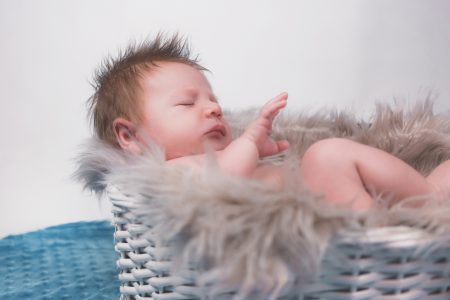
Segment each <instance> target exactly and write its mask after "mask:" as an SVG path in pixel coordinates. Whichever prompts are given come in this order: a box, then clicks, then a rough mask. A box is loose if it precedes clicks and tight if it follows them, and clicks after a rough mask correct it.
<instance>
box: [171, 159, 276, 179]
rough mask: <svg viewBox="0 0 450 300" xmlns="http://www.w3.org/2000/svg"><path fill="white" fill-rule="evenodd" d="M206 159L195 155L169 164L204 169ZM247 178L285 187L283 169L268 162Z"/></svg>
mask: <svg viewBox="0 0 450 300" xmlns="http://www.w3.org/2000/svg"><path fill="white" fill-rule="evenodd" d="M206 159H207V158H206V155H193V156H185V157H179V158H175V159H172V160H169V161H167V162H168V163H169V164H172V165H182V166H186V167H193V168H202V167H203V166H204V165H205V164H206V163H207V162H206ZM246 177H247V178H251V179H255V180H258V181H262V182H265V183H268V184H270V185H272V186H274V187H282V185H283V175H282V168H281V167H279V166H277V165H274V164H271V163H267V162H266V163H259V164H258V166H257V167H256V168H255V169H254V170H253V172H252V173H251V174H250V175H249V176H246Z"/></svg>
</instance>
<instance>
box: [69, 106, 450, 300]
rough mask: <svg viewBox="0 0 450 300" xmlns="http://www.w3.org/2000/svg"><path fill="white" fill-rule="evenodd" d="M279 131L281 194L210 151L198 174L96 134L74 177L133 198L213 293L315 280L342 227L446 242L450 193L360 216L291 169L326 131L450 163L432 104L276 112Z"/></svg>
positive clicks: (448, 137) (448, 143)
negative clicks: (284, 146) (411, 232)
mask: <svg viewBox="0 0 450 300" xmlns="http://www.w3.org/2000/svg"><path fill="white" fill-rule="evenodd" d="M256 113H257V112H256V111H254V110H251V111H241V112H231V113H228V114H227V119H228V121H229V122H230V124H231V126H232V129H233V134H234V135H235V136H237V135H239V134H240V133H241V132H242V131H243V130H244V128H245V127H246V126H247V124H248V123H249V122H250V121H252V120H253V118H254V117H255V116H256ZM273 136H274V137H275V138H276V139H287V140H289V141H290V144H291V147H290V150H289V151H288V153H285V154H283V155H279V156H277V157H271V158H269V159H268V160H269V161H271V162H272V163H277V164H280V165H282V166H283V167H284V169H285V170H286V171H285V174H286V176H285V177H286V178H285V179H286V181H287V182H288V184H287V185H286V187H285V188H284V189H283V190H281V191H279V190H275V189H273V188H271V187H268V186H266V185H263V184H261V183H260V182H255V181H252V180H249V179H243V178H239V179H237V178H232V177H230V176H227V175H225V174H222V173H220V172H219V171H218V170H217V169H216V167H215V165H214V158H213V156H211V162H210V163H209V164H207V165H206V166H205V168H204V169H202V170H201V171H198V170H196V171H193V170H189V169H185V168H181V167H174V166H167V165H166V164H164V160H163V154H162V153H161V151H160V150H159V149H158V148H157V147H150V149H148V151H147V152H146V153H145V154H144V155H142V156H139V157H136V156H130V155H126V154H125V153H123V152H122V151H119V150H117V149H114V148H112V147H110V146H108V145H105V144H104V143H102V142H100V141H98V140H96V139H95V138H94V139H92V140H91V141H89V142H88V143H87V144H86V145H85V147H84V149H83V152H82V153H81V154H80V155H79V159H78V165H79V168H78V170H77V172H76V177H77V179H78V180H80V181H82V182H83V183H84V185H85V187H86V188H88V189H90V190H93V191H95V192H97V193H98V194H101V193H102V192H103V191H104V189H105V188H106V186H107V185H114V186H117V187H118V188H119V189H120V190H121V191H122V192H123V193H125V194H127V195H129V196H131V197H132V198H133V199H134V203H132V204H130V207H131V210H132V211H133V213H134V214H135V215H136V216H137V217H138V218H139V222H142V224H149V225H151V226H152V227H153V228H154V229H155V231H156V232H157V234H159V235H160V236H162V237H163V238H164V239H166V240H172V241H175V240H176V241H177V243H176V245H177V247H176V249H177V251H178V252H177V255H176V256H175V257H177V258H178V260H177V261H176V263H177V264H176V265H178V266H185V265H186V264H188V263H192V262H196V263H197V265H198V266H201V269H202V271H201V272H200V273H199V275H198V280H197V281H198V282H197V284H199V285H208V286H209V287H210V289H209V290H210V292H211V293H221V292H223V291H227V290H239V291H240V292H241V295H244V296H243V297H245V295H248V293H254V292H255V291H256V292H257V293H260V294H265V295H268V294H270V293H274V291H276V290H279V288H283V287H286V286H287V285H289V284H292V279H293V278H295V284H302V283H305V282H309V281H311V280H313V279H314V277H315V276H316V275H317V274H318V272H319V269H320V262H321V259H322V255H323V253H324V251H325V249H326V248H327V247H331V246H332V243H330V238H331V237H333V236H335V235H336V234H337V233H338V232H340V231H341V230H358V231H364V230H367V229H369V228H371V227H374V226H396V225H407V226H415V227H420V228H422V229H425V230H427V231H429V232H430V233H432V234H433V235H435V237H436V239H439V240H441V241H442V240H443V239H445V240H446V241H448V240H450V233H448V232H449V230H448V229H450V199H447V200H448V201H444V202H439V201H436V200H435V199H432V198H431V197H428V198H425V199H424V198H422V199H407V200H405V201H403V202H401V203H399V204H396V205H395V206H390V205H388V204H387V203H388V201H387V199H378V200H379V201H378V203H379V205H377V206H376V207H375V208H374V209H373V210H372V211H370V212H367V213H355V212H351V211H349V210H347V209H343V208H341V207H337V206H332V205H330V204H327V203H324V202H323V201H322V200H321V198H320V195H314V194H311V193H310V192H309V191H308V190H307V189H306V188H304V187H303V186H302V184H301V182H300V184H299V180H298V178H296V177H295V176H292V175H291V174H293V173H292V172H295V168H296V167H297V166H298V162H297V157H301V155H302V154H303V153H304V151H305V150H306V149H307V148H308V147H309V146H310V145H311V144H312V143H314V142H315V141H318V140H321V139H325V138H329V137H344V138H348V139H352V140H354V141H358V142H360V143H364V144H368V145H371V146H374V147H377V148H380V149H382V150H384V151H386V152H389V153H391V154H393V155H395V156H397V157H399V158H400V159H402V160H404V161H405V162H407V163H408V164H410V165H411V166H413V167H414V168H416V169H417V170H418V171H420V172H421V173H422V174H424V175H426V174H428V173H429V172H430V171H431V170H432V169H433V168H434V167H436V166H437V165H438V164H439V163H441V162H443V161H445V160H447V159H450V119H449V118H445V117H439V116H437V115H435V114H433V110H432V104H431V103H430V102H421V103H418V104H417V105H416V106H414V107H413V108H412V109H409V110H406V109H403V108H402V107H390V106H387V105H378V106H377V108H376V112H375V113H374V115H373V117H372V118H371V119H370V120H368V121H364V120H358V119H356V118H355V117H354V116H352V115H350V114H346V113H341V112H335V111H328V112H321V113H316V114H312V115H306V114H301V113H291V114H286V113H285V114H281V115H280V116H279V117H278V118H277V120H276V122H275V124H274V128H273ZM418 200H420V201H422V202H423V201H425V205H424V206H423V207H422V208H421V209H416V208H414V202H415V201H418ZM262 298H263V297H262V296H261V299H262Z"/></svg>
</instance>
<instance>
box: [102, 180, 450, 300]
mask: <svg viewBox="0 0 450 300" xmlns="http://www.w3.org/2000/svg"><path fill="white" fill-rule="evenodd" d="M108 193H109V197H110V199H111V201H112V203H113V207H114V211H113V212H114V215H115V219H114V223H115V226H116V229H117V230H116V233H115V240H116V251H118V252H119V253H120V258H119V259H118V261H117V264H118V266H119V268H120V269H121V272H120V275H119V278H120V281H121V288H120V292H121V295H122V299H124V300H125V299H127V300H128V299H130V300H134V299H142V300H144V299H145V300H150V299H155V300H166V299H171V300H172V299H198V298H200V297H201V295H202V293H201V291H200V289H199V288H198V287H196V286H195V284H194V282H195V277H193V276H192V274H189V273H185V274H177V276H173V275H171V274H170V266H171V261H170V259H171V258H170V249H169V248H168V246H167V245H164V244H162V243H161V241H160V239H158V237H157V236H155V235H154V234H153V233H152V228H151V227H147V226H144V225H142V224H138V223H137V222H136V219H137V218H136V217H135V216H134V215H133V214H132V213H131V212H130V210H129V205H130V203H132V201H131V200H130V199H127V197H126V196H124V195H122V194H120V193H119V192H118V191H117V190H116V189H112V190H111V189H110V190H109V191H108ZM430 238H431V239H430ZM430 240H432V237H430V236H429V235H428V234H427V233H426V232H425V231H422V230H418V229H414V230H413V229H412V228H408V227H390V228H387V227H386V228H380V229H375V230H371V231H369V232H367V233H366V234H364V235H361V234H357V235H351V234H345V235H344V236H340V237H336V242H337V244H338V246H337V249H338V251H336V250H330V251H328V253H326V255H325V259H324V262H323V266H322V269H321V276H320V280H319V281H318V282H316V283H315V284H311V285H309V286H307V287H306V288H304V289H303V290H302V292H301V294H295V295H292V294H284V295H283V294H282V295H283V296H284V297H285V298H289V299H305V300H306V299H333V300H340V299H342V300H344V299H345V300H348V299H361V300H363V299H378V300H394V299H397V300H400V299H402V300H419V299H434V300H437V299H440V300H448V299H450V245H448V244H444V245H439V246H438V247H433V248H430V247H428V245H429V242H430ZM418 250H420V251H418ZM224 298H225V299H226V296H225V297H224Z"/></svg>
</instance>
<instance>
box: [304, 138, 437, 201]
mask: <svg viewBox="0 0 450 300" xmlns="http://www.w3.org/2000/svg"><path fill="white" fill-rule="evenodd" d="M300 171H301V174H302V176H303V179H304V181H305V184H306V186H307V187H308V188H309V189H311V190H312V191H313V192H317V193H323V194H324V196H325V199H326V200H328V201H330V202H333V203H340V204H351V205H352V208H354V209H356V210H365V209H368V208H370V207H371V206H372V205H373V198H372V197H371V195H370V194H369V193H370V192H374V193H376V194H384V195H386V196H388V197H391V198H392V199H393V200H400V199H402V198H406V197H408V196H414V195H424V194H430V193H433V192H434V191H435V190H434V188H433V185H432V184H430V183H429V182H428V181H427V180H426V179H425V178H424V177H423V176H422V175H421V174H419V173H418V172H417V171H416V170H414V169H413V168H412V167H411V166H409V165H408V164H406V163H405V162H403V161H402V160H400V159H398V158H396V157H394V156H392V155H390V154H388V153H386V152H384V151H381V150H379V149H376V148H373V147H369V146H366V145H362V144H359V143H356V142H352V141H350V140H346V139H339V138H333V139H326V140H322V141H319V142H317V143H315V144H313V145H312V146H311V147H310V148H309V149H308V150H307V151H306V153H305V155H304V157H303V159H302V163H301V167H300Z"/></svg>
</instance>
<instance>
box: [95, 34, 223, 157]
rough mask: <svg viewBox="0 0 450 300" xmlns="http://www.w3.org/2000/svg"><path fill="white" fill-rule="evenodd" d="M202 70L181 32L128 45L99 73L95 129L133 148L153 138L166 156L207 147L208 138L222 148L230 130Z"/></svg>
mask: <svg viewBox="0 0 450 300" xmlns="http://www.w3.org/2000/svg"><path fill="white" fill-rule="evenodd" d="M204 70H206V69H205V68H204V67H202V66H201V65H200V64H199V63H198V60H197V59H196V58H191V55H190V51H189V47H188V45H187V43H186V41H185V40H183V39H182V38H179V37H178V36H177V35H175V36H173V37H171V38H168V39H165V38H164V37H163V36H162V35H158V36H157V37H156V38H155V39H154V40H152V41H150V42H147V43H142V44H140V45H137V46H136V45H135V46H130V47H129V48H128V49H127V50H126V51H125V52H124V53H123V54H122V55H120V56H119V57H118V58H117V59H109V60H107V61H106V62H105V63H104V64H103V66H102V67H101V70H100V71H99V72H98V73H97V75H96V78H95V84H94V87H95V94H94V95H93V96H92V97H91V98H90V99H89V102H90V110H89V111H90V115H91V119H92V121H93V125H94V130H95V134H96V135H97V136H98V137H99V138H100V139H101V140H103V141H105V142H107V143H109V144H111V145H113V146H115V147H120V148H122V149H124V150H126V151H130V152H133V153H140V152H141V150H140V147H141V146H142V145H143V144H145V141H147V140H148V139H150V140H153V141H154V142H155V143H156V144H158V145H159V146H161V147H162V148H163V149H164V150H165V153H166V158H167V159H172V158H176V157H181V156H186V155H192V154H198V153H203V152H204V151H205V149H204V147H205V144H208V146H209V147H211V148H212V149H214V150H222V149H223V148H225V147H226V146H227V145H228V144H229V143H230V142H231V136H230V130H229V126H228V124H227V123H226V122H225V120H224V119H223V118H222V111H221V108H220V105H219V104H218V102H217V99H216V97H215V95H214V93H213V91H212V88H211V86H210V84H209V82H208V80H207V79H206V77H205V76H204V74H203V71H204Z"/></svg>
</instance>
